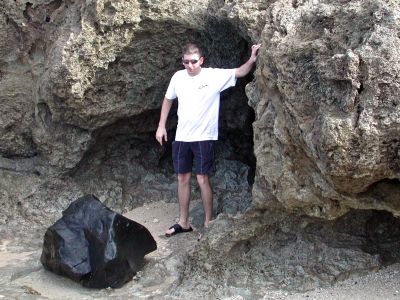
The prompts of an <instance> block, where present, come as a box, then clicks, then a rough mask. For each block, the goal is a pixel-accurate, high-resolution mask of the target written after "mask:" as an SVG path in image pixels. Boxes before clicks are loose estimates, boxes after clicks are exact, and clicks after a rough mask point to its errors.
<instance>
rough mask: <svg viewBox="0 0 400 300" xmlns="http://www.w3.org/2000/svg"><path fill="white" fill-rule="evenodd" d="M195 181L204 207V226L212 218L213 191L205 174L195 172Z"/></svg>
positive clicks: (206, 225)
mask: <svg viewBox="0 0 400 300" xmlns="http://www.w3.org/2000/svg"><path fill="white" fill-rule="evenodd" d="M197 182H198V184H199V187H200V192H201V200H202V201H203V207H204V226H205V227H208V224H209V223H210V221H211V220H212V218H213V193H212V188H211V184H210V180H209V177H208V175H207V174H197Z"/></svg>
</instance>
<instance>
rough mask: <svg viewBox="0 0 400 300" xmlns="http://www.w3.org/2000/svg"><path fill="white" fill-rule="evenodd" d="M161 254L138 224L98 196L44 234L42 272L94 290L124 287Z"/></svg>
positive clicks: (77, 204)
mask: <svg viewBox="0 0 400 300" xmlns="http://www.w3.org/2000/svg"><path fill="white" fill-rule="evenodd" d="M156 249H157V245H156V242H155V240H154V239H153V237H152V235H151V234H150V232H149V231H148V230H147V229H146V228H145V227H144V226H142V225H140V224H139V223H136V222H134V221H132V220H129V219H127V218H125V217H124V216H122V215H120V214H118V213H115V212H113V211H111V210H110V209H109V208H107V207H106V206H104V205H103V204H102V203H101V202H100V201H99V200H98V199H97V198H96V197H95V196H93V195H87V196H84V197H82V198H79V199H78V200H76V201H74V202H73V203H72V204H71V205H70V206H69V207H68V208H67V209H66V210H65V211H64V212H63V217H62V218H61V219H60V220H58V221H57V222H56V223H55V224H54V225H52V226H51V227H50V228H48V230H47V231H46V233H45V236H44V243H43V252H42V256H41V262H42V264H43V266H44V267H45V268H46V269H48V270H50V271H52V272H54V273H57V274H60V275H64V276H67V277H69V278H71V279H72V280H75V281H77V282H80V283H81V284H82V285H84V286H86V287H91V288H106V287H113V288H118V287H121V286H122V285H123V284H124V283H125V282H127V281H128V280H130V279H132V277H133V276H134V275H135V274H136V272H137V271H139V270H140V268H141V266H142V263H143V257H144V256H145V255H146V254H147V253H150V252H152V251H154V250H156Z"/></svg>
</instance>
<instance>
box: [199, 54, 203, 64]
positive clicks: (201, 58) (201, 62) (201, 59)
mask: <svg viewBox="0 0 400 300" xmlns="http://www.w3.org/2000/svg"><path fill="white" fill-rule="evenodd" d="M203 63H204V56H202V57H200V59H199V64H200V66H201V65H202V64H203Z"/></svg>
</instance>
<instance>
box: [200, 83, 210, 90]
mask: <svg viewBox="0 0 400 300" xmlns="http://www.w3.org/2000/svg"><path fill="white" fill-rule="evenodd" d="M206 87H208V84H201V85H199V87H198V89H199V90H201V89H204V88H206Z"/></svg>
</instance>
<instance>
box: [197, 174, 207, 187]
mask: <svg viewBox="0 0 400 300" xmlns="http://www.w3.org/2000/svg"><path fill="white" fill-rule="evenodd" d="M196 177H197V182H198V184H199V185H205V184H209V181H208V175H207V174H197V175H196Z"/></svg>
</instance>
